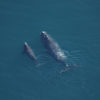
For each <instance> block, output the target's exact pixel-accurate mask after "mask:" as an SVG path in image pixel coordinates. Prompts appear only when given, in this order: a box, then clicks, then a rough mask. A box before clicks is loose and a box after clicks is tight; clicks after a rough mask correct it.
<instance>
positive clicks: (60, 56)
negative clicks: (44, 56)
mask: <svg viewBox="0 0 100 100" xmlns="http://www.w3.org/2000/svg"><path fill="white" fill-rule="evenodd" d="M56 54H57V58H58V59H66V56H65V54H64V52H62V51H59V52H57V53H56Z"/></svg>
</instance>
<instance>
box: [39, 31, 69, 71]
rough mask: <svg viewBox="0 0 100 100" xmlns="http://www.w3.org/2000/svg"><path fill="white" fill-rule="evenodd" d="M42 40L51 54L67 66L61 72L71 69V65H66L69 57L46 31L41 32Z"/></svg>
mask: <svg viewBox="0 0 100 100" xmlns="http://www.w3.org/2000/svg"><path fill="white" fill-rule="evenodd" d="M41 40H42V43H43V45H44V47H45V48H46V49H47V51H48V52H49V54H50V55H51V56H52V57H53V58H55V60H57V61H58V62H60V63H62V64H63V65H64V66H65V69H63V70H61V72H65V71H66V70H67V69H69V65H68V64H67V63H66V59H67V56H66V55H65V53H64V52H63V50H62V49H61V48H60V46H59V45H58V43H57V42H56V41H55V40H54V39H53V38H52V37H51V36H50V35H49V34H48V33H47V32H46V31H42V32H41Z"/></svg>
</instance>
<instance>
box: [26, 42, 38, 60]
mask: <svg viewBox="0 0 100 100" xmlns="http://www.w3.org/2000/svg"><path fill="white" fill-rule="evenodd" d="M24 52H25V53H26V54H27V55H28V56H29V57H30V58H31V59H32V60H34V61H36V60H37V58H36V56H35V53H34V51H33V50H32V48H31V47H30V46H29V45H28V43H27V42H24Z"/></svg>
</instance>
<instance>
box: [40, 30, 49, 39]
mask: <svg viewBox="0 0 100 100" xmlns="http://www.w3.org/2000/svg"><path fill="white" fill-rule="evenodd" d="M41 37H42V38H43V39H46V40H47V39H48V38H49V37H48V34H47V32H46V31H42V32H41Z"/></svg>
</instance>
